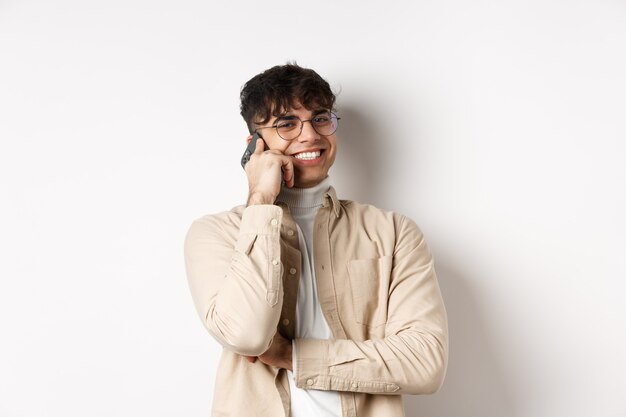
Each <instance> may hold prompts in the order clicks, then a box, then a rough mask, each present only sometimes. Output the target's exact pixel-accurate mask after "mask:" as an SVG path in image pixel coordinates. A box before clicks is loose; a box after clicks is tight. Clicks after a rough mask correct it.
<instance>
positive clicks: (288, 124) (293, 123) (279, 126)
mask: <svg viewBox="0 0 626 417" xmlns="http://www.w3.org/2000/svg"><path fill="white" fill-rule="evenodd" d="M301 124H302V122H301V121H300V119H298V118H297V117H295V116H287V117H281V118H280V119H278V121H277V122H276V131H277V132H278V135H279V136H280V137H281V138H283V139H285V140H293V139H295V138H297V137H298V136H299V135H300V131H301V129H300V125H301Z"/></svg>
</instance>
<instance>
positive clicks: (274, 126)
mask: <svg viewBox="0 0 626 417" xmlns="http://www.w3.org/2000/svg"><path fill="white" fill-rule="evenodd" d="M328 113H330V118H331V119H332V118H333V117H334V118H335V119H337V127H335V130H333V131H332V132H331V133H329V134H326V135H324V134H322V133H320V132H318V131H317V129H316V128H315V125H314V124H313V122H312V121H313V119H315V118H316V117H317V116H319V115H320V114H323V113H318V114H316V115H315V116H313V118H311V119H307V120H302V119H301V118H299V117H297V116H281V117H293V118H294V120H296V119H297V120H299V121H300V133H298V135H297V136H295V137H293V138H292V139H285V138H284V137H282V136H281V135H280V133H279V132H278V124H273V125H271V126H264V127H257V128H256V129H254V133H257V132H258V131H259V130H261V129H271V128H274V129H276V134H277V135H278V137H279V138H281V139H282V140H286V141H287V142H291V141H292V140H296V139H298V138H299V137H300V135H301V134H302V130H303V129H304V124H305V123H306V122H309V123H311V127H312V128H313V130H315V132H316V133H317V134H318V135H321V136H330V135H332V134H334V133H335V132H336V131H337V129H338V128H339V120H341V117H339V116H337V115H336V114H335V113H333V112H332V111H329V112H328ZM281 117H279V118H278V119H276V121H278V120H280V118H281Z"/></svg>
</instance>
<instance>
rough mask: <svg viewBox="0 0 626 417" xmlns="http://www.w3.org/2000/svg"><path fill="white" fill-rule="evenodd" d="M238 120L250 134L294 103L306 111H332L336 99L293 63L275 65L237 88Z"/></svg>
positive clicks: (321, 81)
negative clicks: (239, 109) (241, 121)
mask: <svg viewBox="0 0 626 417" xmlns="http://www.w3.org/2000/svg"><path fill="white" fill-rule="evenodd" d="M240 98H241V107H240V108H241V116H242V117H243V119H244V120H245V121H246V124H247V125H248V130H249V131H250V133H252V132H254V130H255V129H256V128H257V127H258V125H263V124H265V123H267V122H268V120H270V118H271V117H272V116H275V117H278V116H280V115H281V114H283V113H284V112H285V111H286V110H288V109H290V108H292V107H293V106H294V103H295V102H296V101H299V102H300V104H301V105H303V106H304V107H305V108H307V109H309V110H314V109H315V108H319V107H322V108H325V109H329V110H334V105H335V99H336V96H335V94H334V93H333V92H332V90H331V89H330V85H329V84H328V82H326V80H324V79H323V78H322V77H320V76H319V74H318V73H316V72H315V71H313V70H312V69H309V68H303V67H301V66H299V65H298V64H297V63H295V62H294V63H293V64H291V63H287V64H285V65H277V66H275V67H272V68H270V69H268V70H265V71H264V72H262V73H260V74H258V75H256V76H254V77H253V78H251V79H250V80H249V81H248V82H247V83H245V84H244V86H243V87H242V88H241V95H240Z"/></svg>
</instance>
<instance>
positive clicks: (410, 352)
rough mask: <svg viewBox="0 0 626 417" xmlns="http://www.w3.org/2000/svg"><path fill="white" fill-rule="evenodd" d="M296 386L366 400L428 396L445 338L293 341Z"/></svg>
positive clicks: (408, 334)
mask: <svg viewBox="0 0 626 417" xmlns="http://www.w3.org/2000/svg"><path fill="white" fill-rule="evenodd" d="M295 351H296V354H295V356H296V362H295V363H294V369H296V374H295V379H296V385H297V386H298V387H300V388H304V389H320V390H333V391H352V392H365V393H371V394H430V393H433V392H435V391H437V390H438V389H439V387H440V386H441V384H442V382H443V379H444V376H445V371H446V365H447V356H448V350H447V334H433V333H420V332H417V331H414V330H407V331H404V332H401V333H399V334H396V335H392V336H389V337H386V338H384V339H378V340H366V341H361V342H359V341H354V340H345V339H329V340H320V339H296V340H295Z"/></svg>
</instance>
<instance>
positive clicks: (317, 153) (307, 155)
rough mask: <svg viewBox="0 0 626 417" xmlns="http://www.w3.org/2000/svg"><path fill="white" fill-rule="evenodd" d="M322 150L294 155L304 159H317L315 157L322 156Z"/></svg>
mask: <svg viewBox="0 0 626 417" xmlns="http://www.w3.org/2000/svg"><path fill="white" fill-rule="evenodd" d="M320 154H321V152H320V151H315V152H301V153H299V154H296V155H294V157H295V158H298V159H304V160H311V159H315V158H319V157H320Z"/></svg>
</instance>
